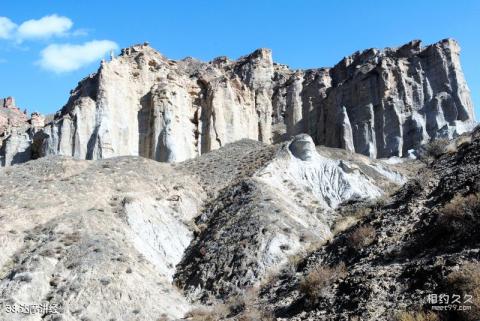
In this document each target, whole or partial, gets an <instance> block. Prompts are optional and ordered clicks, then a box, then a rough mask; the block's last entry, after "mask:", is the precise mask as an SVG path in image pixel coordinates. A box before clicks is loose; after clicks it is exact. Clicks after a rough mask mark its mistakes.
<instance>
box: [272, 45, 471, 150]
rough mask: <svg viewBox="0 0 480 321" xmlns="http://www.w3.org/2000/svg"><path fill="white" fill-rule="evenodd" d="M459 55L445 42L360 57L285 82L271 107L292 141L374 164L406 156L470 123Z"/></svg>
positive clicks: (469, 103)
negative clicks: (295, 137)
mask: <svg viewBox="0 0 480 321" xmlns="http://www.w3.org/2000/svg"><path fill="white" fill-rule="evenodd" d="M459 52H460V48H459V46H458V44H457V43H456V42H455V41H454V40H450V39H448V40H443V41H441V42H439V43H436V44H433V45H430V46H427V47H421V45H420V42H419V41H412V42H410V43H408V44H406V45H404V46H402V47H400V48H396V49H390V48H387V49H384V50H381V51H380V50H377V49H369V50H365V51H362V52H357V53H355V54H353V55H352V56H349V57H346V58H344V59H343V60H342V61H341V62H339V63H338V64H337V65H336V66H335V67H333V68H332V69H319V70H309V71H305V72H300V73H298V72H297V73H296V74H294V75H291V76H289V77H288V76H287V77H284V79H287V80H286V81H285V82H284V83H283V84H282V85H280V86H279V89H278V90H277V92H276V97H275V98H274V101H275V102H279V103H277V104H276V105H275V106H274V108H282V109H283V110H284V114H285V117H284V119H283V121H284V123H285V124H286V126H287V130H286V132H287V134H289V135H291V134H297V133H299V132H307V133H309V134H310V135H312V136H313V137H314V139H315V142H316V143H317V144H322V145H326V146H331V147H341V148H346V149H352V148H353V149H354V150H355V151H356V152H357V153H361V154H364V155H368V156H371V157H389V156H406V155H408V150H410V149H414V148H416V147H418V146H419V145H420V144H421V143H425V142H427V141H428V140H429V139H435V138H438V137H451V136H452V135H455V133H457V134H458V133H459V132H463V131H465V126H467V127H468V126H469V124H470V123H471V122H472V120H474V115H473V106H472V101H471V98H470V93H469V89H468V87H467V84H466V82H465V79H464V76H463V72H462V69H461V66H460V60H459ZM283 74H288V73H287V72H283ZM277 114H281V113H277ZM278 121H279V122H280V121H281V119H279V120H278Z"/></svg>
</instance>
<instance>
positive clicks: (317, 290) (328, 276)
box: [300, 262, 347, 301]
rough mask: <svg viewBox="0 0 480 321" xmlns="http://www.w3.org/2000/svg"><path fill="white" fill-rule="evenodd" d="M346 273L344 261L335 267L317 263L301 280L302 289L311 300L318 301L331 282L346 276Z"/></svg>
mask: <svg viewBox="0 0 480 321" xmlns="http://www.w3.org/2000/svg"><path fill="white" fill-rule="evenodd" d="M346 274H347V270H346V267H345V264H344V263H343V262H342V263H340V264H339V265H337V266H335V267H326V266H322V265H316V266H314V267H313V268H311V269H310V270H309V271H308V273H307V275H306V276H305V277H304V278H303V280H302V281H301V282H300V291H301V292H302V293H303V294H304V295H305V296H306V297H307V299H309V300H310V301H316V300H317V299H318V298H319V297H321V296H322V295H323V294H324V291H325V289H326V288H327V287H328V286H329V285H330V284H332V283H333V282H335V281H336V280H338V279H342V278H344V277H345V276H346Z"/></svg>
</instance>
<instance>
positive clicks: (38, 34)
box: [17, 14, 73, 40]
mask: <svg viewBox="0 0 480 321" xmlns="http://www.w3.org/2000/svg"><path fill="white" fill-rule="evenodd" d="M72 26H73V22H72V20H70V19H69V18H67V17H62V16H58V15H56V14H53V15H50V16H45V17H43V18H40V19H38V20H35V19H31V20H27V21H25V22H23V23H22V24H21V25H20V26H19V27H18V29H17V38H18V39H19V40H24V39H45V38H50V37H52V36H62V35H65V34H66V33H67V31H69V30H70V29H71V28H72Z"/></svg>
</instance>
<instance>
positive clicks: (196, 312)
mask: <svg viewBox="0 0 480 321" xmlns="http://www.w3.org/2000/svg"><path fill="white" fill-rule="evenodd" d="M229 313H230V310H229V309H228V307H227V306H226V305H224V304H218V305H215V306H213V307H202V308H194V309H192V310H190V312H188V313H187V315H186V316H187V317H188V318H190V320H191V321H218V320H220V319H222V318H224V317H226V316H228V314H229Z"/></svg>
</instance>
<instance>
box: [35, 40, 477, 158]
mask: <svg viewBox="0 0 480 321" xmlns="http://www.w3.org/2000/svg"><path fill="white" fill-rule="evenodd" d="M459 52H460V48H459V46H458V44H457V43H456V42H455V41H454V40H451V39H446V40H442V41H440V42H438V43H436V44H433V45H429V46H426V47H422V46H421V44H420V41H412V42H410V43H408V44H406V45H404V46H402V47H399V48H387V49H384V50H377V49H368V50H364V51H361V52H356V53H355V54H353V55H352V56H349V57H346V58H344V59H343V60H342V61H340V62H339V63H338V64H337V65H335V66H334V67H332V68H319V69H309V70H291V69H289V68H288V67H287V66H285V65H280V64H276V63H274V62H273V60H272V55H271V52H270V50H268V49H259V50H257V51H255V52H253V53H252V54H250V55H248V56H245V57H241V58H240V59H238V60H236V61H232V60H229V59H228V58H226V57H219V58H216V59H214V60H212V61H210V62H201V61H198V60H196V59H193V58H186V59H183V60H180V61H174V60H170V59H167V58H166V57H164V56H162V55H161V54H160V53H158V52H157V51H155V50H154V49H153V48H151V47H150V46H149V45H148V44H139V45H135V46H132V47H129V48H126V49H123V50H122V53H121V55H120V56H118V57H113V56H112V60H111V61H108V62H105V61H102V64H101V66H100V68H99V70H98V71H97V72H96V73H94V74H92V75H90V76H88V77H86V78H85V79H83V80H82V81H81V82H80V83H79V84H78V86H77V88H75V89H74V90H73V91H72V94H71V97H70V99H69V101H68V102H67V104H66V105H65V106H64V107H63V108H62V109H61V110H60V111H59V112H57V114H56V115H55V118H54V120H53V121H52V122H50V123H49V124H47V125H46V126H45V128H44V129H43V130H42V134H38V135H37V136H36V139H35V143H34V146H33V153H34V154H35V157H36V156H38V155H39V156H43V155H57V154H58V155H68V156H73V157H75V158H78V159H102V158H109V157H113V156H119V155H139V156H144V157H147V158H151V159H155V160H158V161H163V162H178V161H183V160H185V159H189V158H192V157H196V156H198V155H201V154H203V153H205V152H208V151H210V150H214V149H217V148H219V147H221V146H224V145H225V144H228V143H231V142H234V141H237V140H239V139H242V138H250V139H255V140H259V141H261V142H265V143H272V142H279V141H282V140H285V139H287V138H289V137H290V136H293V135H297V134H300V133H306V134H309V135H310V136H311V137H312V138H313V140H314V142H315V144H316V145H325V146H329V147H339V148H345V149H347V150H349V151H355V152H357V153H361V154H364V155H368V156H370V157H374V158H375V157H379V158H383V157H390V156H400V157H403V156H407V155H408V151H409V150H412V149H416V148H417V147H419V146H420V145H421V144H423V143H426V142H428V141H429V140H431V139H436V138H439V137H452V136H456V135H458V134H460V133H462V132H464V131H466V130H468V129H470V128H471V127H472V125H473V123H474V112H473V106H472V102H471V99H470V93H469V89H468V87H467V85H466V83H465V79H464V76H463V73H462V69H461V66H460V60H459Z"/></svg>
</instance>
